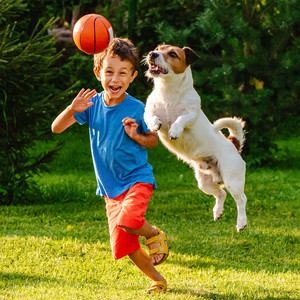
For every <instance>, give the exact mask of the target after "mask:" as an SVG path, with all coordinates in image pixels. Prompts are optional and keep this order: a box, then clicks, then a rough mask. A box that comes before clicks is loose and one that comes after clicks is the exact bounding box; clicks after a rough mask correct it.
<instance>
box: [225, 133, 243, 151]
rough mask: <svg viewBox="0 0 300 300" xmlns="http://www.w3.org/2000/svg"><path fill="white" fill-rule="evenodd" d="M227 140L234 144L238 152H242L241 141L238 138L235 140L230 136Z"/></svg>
mask: <svg viewBox="0 0 300 300" xmlns="http://www.w3.org/2000/svg"><path fill="white" fill-rule="evenodd" d="M227 139H228V140H229V141H231V142H232V144H233V145H234V146H235V148H236V149H237V150H238V151H240V150H241V143H240V141H239V140H238V139H237V138H235V137H234V136H231V135H230V136H229V137H228V138H227Z"/></svg>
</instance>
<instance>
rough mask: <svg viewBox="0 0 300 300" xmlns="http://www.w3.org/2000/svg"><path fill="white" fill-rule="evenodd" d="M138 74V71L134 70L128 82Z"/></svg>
mask: <svg viewBox="0 0 300 300" xmlns="http://www.w3.org/2000/svg"><path fill="white" fill-rule="evenodd" d="M137 75H138V71H134V73H133V74H132V76H131V79H130V83H131V82H132V81H133V80H134V79H135V77H136V76H137Z"/></svg>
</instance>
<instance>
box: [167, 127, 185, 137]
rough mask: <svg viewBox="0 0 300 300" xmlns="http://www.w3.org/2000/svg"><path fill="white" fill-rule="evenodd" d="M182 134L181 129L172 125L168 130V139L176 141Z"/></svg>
mask: <svg viewBox="0 0 300 300" xmlns="http://www.w3.org/2000/svg"><path fill="white" fill-rule="evenodd" d="M182 132H183V128H181V127H179V126H178V125H176V124H173V125H172V126H171V128H170V130H169V137H170V139H171V140H177V139H178V138H179V137H180V135H181V134H182Z"/></svg>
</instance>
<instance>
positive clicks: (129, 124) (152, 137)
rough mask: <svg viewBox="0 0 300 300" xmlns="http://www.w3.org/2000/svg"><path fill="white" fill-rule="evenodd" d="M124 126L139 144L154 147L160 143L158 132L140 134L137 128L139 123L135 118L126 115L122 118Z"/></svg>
mask: <svg viewBox="0 0 300 300" xmlns="http://www.w3.org/2000/svg"><path fill="white" fill-rule="evenodd" d="M122 122H123V126H124V128H125V131H126V133H127V134H128V135H129V136H130V137H131V138H132V139H133V140H134V141H136V142H137V143H138V144H140V145H141V146H143V147H145V148H154V147H156V146H157V144H158V137H157V134H156V132H151V131H149V132H146V133H145V134H139V133H138V132H137V131H136V129H137V128H138V126H139V125H138V124H137V123H136V120H135V119H131V118H129V117H126V118H125V119H123V120H122Z"/></svg>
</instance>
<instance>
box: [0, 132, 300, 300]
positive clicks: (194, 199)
mask: <svg viewBox="0 0 300 300" xmlns="http://www.w3.org/2000/svg"><path fill="white" fill-rule="evenodd" d="M83 131H84V128H82V129H76V130H71V131H68V132H66V133H64V134H61V135H59V136H57V137H56V139H58V140H65V141H66V145H65V148H64V149H63V150H62V151H61V152H60V153H59V154H58V156H57V157H56V159H55V161H53V163H52V164H51V173H49V174H43V175H42V176H41V177H37V178H36V179H37V180H38V184H39V186H40V189H41V191H42V193H43V197H44V198H45V199H46V202H45V201H44V202H43V203H38V202H37V204H34V205H22V206H21V205H20V206H2V207H0V299H122V300H123V299H150V298H151V299H222V300H223V299H225V300H227V299H228V300H231V299H299V298H300V288H299V287H300V278H299V270H300V264H299V263H300V259H299V258H300V251H299V249H300V247H299V236H300V234H299V231H300V230H299V229H300V228H299V227H300V226H299V208H300V203H299V202H300V201H299V194H298V191H299V187H300V184H299V178H300V171H299V162H298V161H299V158H300V153H299V146H300V143H299V140H298V139H296V138H294V139H290V140H288V141H281V142H280V143H279V146H280V147H281V148H282V149H285V148H286V149H290V150H292V151H293V152H291V153H292V154H291V153H290V160H288V161H282V162H279V163H278V164H276V165H274V166H273V167H272V168H259V169H248V170H247V180H246V181H247V183H246V195H247V197H248V203H247V214H248V226H247V227H246V229H245V230H244V231H243V232H241V233H237V232H236V230H235V225H236V205H235V203H234V201H233V199H232V198H231V197H230V196H228V198H227V200H226V202H225V211H224V214H223V217H222V219H220V220H219V221H217V222H214V221H213V215H212V208H213V206H214V200H213V198H212V197H210V196H207V195H205V194H203V193H202V192H200V191H199V190H198V189H197V183H196V180H195V179H194V176H193V172H192V170H191V169H190V168H189V167H188V166H186V165H185V164H183V163H182V162H180V161H177V160H176V159H175V157H174V156H173V155H172V154H170V153H169V152H167V151H166V150H165V149H164V148H163V147H162V146H161V145H159V146H158V147H157V148H155V149H152V150H151V151H149V160H150V162H151V164H152V165H153V167H154V174H155V177H156V180H157V186H158V189H157V190H156V191H155V192H154V194H153V197H152V200H151V201H150V204H149V209H148V212H147V215H146V218H147V219H148V221H149V222H150V223H151V224H154V225H157V226H159V227H160V228H162V229H163V230H164V231H166V232H167V234H168V242H169V245H170V256H169V258H168V260H167V261H166V262H165V263H164V264H162V265H160V266H158V269H159V271H160V272H161V273H162V274H163V275H164V276H165V277H166V279H167V281H168V285H169V291H168V293H166V294H164V295H160V296H158V295H154V296H152V295H151V296H146V295H145V291H146V289H147V287H148V286H149V285H150V281H149V279H148V278H146V277H145V276H144V275H143V274H142V273H141V272H140V271H139V270H138V269H137V268H136V267H135V266H134V265H133V264H132V263H131V261H130V260H129V259H128V258H123V259H121V260H118V261H114V260H113V258H112V255H111V251H110V246H109V235H108V226H107V220H106V214H105V205H104V201H103V200H102V199H101V198H100V197H97V196H95V189H96V186H95V179H94V173H93V168H92V163H91V158H90V153H89V142H88V136H87V132H85V133H83ZM85 131H86V128H85ZM40 147H45V148H46V147H48V145H47V144H43V145H40Z"/></svg>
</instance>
